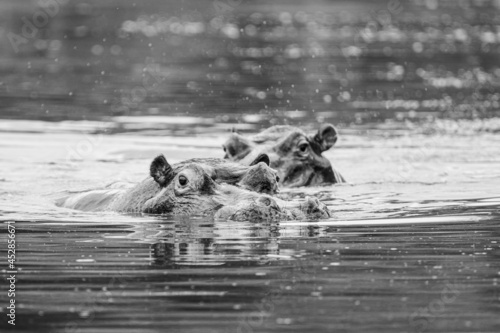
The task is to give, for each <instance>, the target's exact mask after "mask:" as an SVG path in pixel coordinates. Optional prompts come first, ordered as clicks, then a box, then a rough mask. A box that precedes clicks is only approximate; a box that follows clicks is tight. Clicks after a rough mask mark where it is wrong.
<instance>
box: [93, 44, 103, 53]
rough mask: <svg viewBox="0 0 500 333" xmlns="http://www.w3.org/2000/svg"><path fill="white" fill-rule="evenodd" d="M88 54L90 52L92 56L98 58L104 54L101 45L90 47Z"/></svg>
mask: <svg viewBox="0 0 500 333" xmlns="http://www.w3.org/2000/svg"><path fill="white" fill-rule="evenodd" d="M90 52H92V54H93V55H95V56H100V55H102V54H103V53H104V47H103V46H102V45H99V44H96V45H94V46H92V48H91V49H90Z"/></svg>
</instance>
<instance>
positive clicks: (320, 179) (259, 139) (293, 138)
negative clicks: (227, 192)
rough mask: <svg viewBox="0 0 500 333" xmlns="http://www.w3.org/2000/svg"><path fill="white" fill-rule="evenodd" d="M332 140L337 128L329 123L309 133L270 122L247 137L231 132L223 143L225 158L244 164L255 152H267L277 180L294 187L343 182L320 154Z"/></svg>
mask: <svg viewBox="0 0 500 333" xmlns="http://www.w3.org/2000/svg"><path fill="white" fill-rule="evenodd" d="M336 142H337V130H336V129H335V127H333V125H331V124H322V125H321V126H320V128H319V130H318V131H317V133H315V134H312V135H307V134H306V133H304V131H302V130H301V129H299V128H297V127H293V126H273V127H271V128H268V129H267V130H265V131H263V132H261V133H259V134H257V135H255V136H253V137H251V138H248V139H247V138H245V137H243V136H241V135H239V134H237V133H233V134H232V135H231V137H230V138H229V139H228V140H227V141H226V143H225V144H224V146H223V147H224V151H225V152H226V155H225V158H227V159H229V160H231V161H236V162H240V163H242V164H247V165H248V163H250V162H251V161H252V160H253V159H255V157H256V156H258V155H260V154H267V155H268V156H269V158H270V162H271V164H270V166H271V167H272V168H274V169H276V170H277V171H278V174H279V177H280V179H281V182H280V184H282V185H283V186H287V187H297V186H308V185H320V184H335V183H344V182H345V180H344V177H342V175H341V174H340V173H338V172H337V171H336V170H334V169H333V167H332V165H331V163H330V161H329V160H328V159H327V158H326V157H324V156H322V153H323V152H324V151H327V150H328V149H330V148H331V147H332V146H333V145H335V143H336Z"/></svg>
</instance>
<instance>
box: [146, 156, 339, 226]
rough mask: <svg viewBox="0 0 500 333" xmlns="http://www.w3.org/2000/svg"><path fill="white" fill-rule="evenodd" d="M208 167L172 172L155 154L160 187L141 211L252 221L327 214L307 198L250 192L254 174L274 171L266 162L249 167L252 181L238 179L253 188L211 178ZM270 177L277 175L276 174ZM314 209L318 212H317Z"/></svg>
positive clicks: (154, 166) (193, 165)
mask: <svg viewBox="0 0 500 333" xmlns="http://www.w3.org/2000/svg"><path fill="white" fill-rule="evenodd" d="M207 170H209V169H207V167H206V165H203V164H200V163H187V164H184V165H183V167H182V168H178V169H177V170H176V171H175V172H174V169H173V168H172V167H171V166H170V164H169V163H168V162H167V160H166V159H165V157H164V156H163V155H160V156H158V157H156V158H155V159H154V160H153V162H152V163H151V167H150V175H151V177H152V178H153V179H154V181H155V182H156V183H157V185H158V186H159V188H158V187H157V190H155V192H154V195H153V197H152V198H151V199H149V200H147V201H146V202H145V204H144V206H143V210H142V211H143V212H145V213H150V214H164V213H171V214H174V215H192V214H210V215H213V216H214V217H215V218H221V219H231V220H252V221H262V220H281V219H297V218H307V217H318V216H319V217H329V216H330V213H329V211H328V208H327V207H326V206H325V205H323V204H321V203H319V202H318V201H317V200H316V201H315V202H313V201H311V200H309V201H307V205H304V204H303V203H299V204H295V205H294V204H289V203H287V202H284V201H282V200H280V199H277V198H276V199H275V198H273V197H271V196H269V195H267V194H265V193H257V192H254V191H252V190H256V188H258V187H259V186H260V185H261V183H260V182H258V181H257V183H258V184H253V183H252V182H253V181H255V179H257V180H258V179H259V177H258V176H257V178H255V175H260V174H262V170H264V171H266V172H267V171H269V170H271V171H272V172H274V170H272V169H270V168H269V167H268V166H267V164H266V163H265V161H259V162H258V163H257V164H254V165H253V168H250V169H249V172H247V173H248V175H247V176H248V177H249V179H250V180H251V181H248V180H246V179H245V178H243V179H242V180H241V182H243V183H244V184H246V185H245V186H251V187H252V190H248V189H246V188H245V186H241V187H238V186H235V185H231V184H227V183H217V182H216V181H215V180H214V179H213V177H215V176H216V173H215V174H214V173H211V172H207ZM253 171H255V173H254V172H253ZM271 176H272V177H276V175H275V173H272V175H271ZM264 184H266V182H264ZM267 190H269V189H268V188H267V187H266V188H263V189H262V191H263V192H265V191H267ZM317 211H319V212H320V213H321V214H320V215H318V212H317Z"/></svg>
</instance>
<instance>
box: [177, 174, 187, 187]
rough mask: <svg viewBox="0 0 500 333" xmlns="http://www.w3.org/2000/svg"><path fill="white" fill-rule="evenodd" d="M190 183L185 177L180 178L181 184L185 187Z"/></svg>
mask: <svg viewBox="0 0 500 333" xmlns="http://www.w3.org/2000/svg"><path fill="white" fill-rule="evenodd" d="M187 183H188V179H187V178H186V177H185V176H179V184H180V185H181V186H185V185H186V184H187Z"/></svg>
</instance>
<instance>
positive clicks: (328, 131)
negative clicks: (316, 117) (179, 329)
mask: <svg viewBox="0 0 500 333" xmlns="http://www.w3.org/2000/svg"><path fill="white" fill-rule="evenodd" d="M311 139H312V140H313V141H314V142H316V143H317V144H319V145H320V147H321V151H325V150H328V149H330V148H332V147H333V145H335V143H336V142H337V130H336V129H335V127H333V125H332V124H321V126H320V127H319V130H318V133H316V135H314V136H313V137H312V138H311Z"/></svg>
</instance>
